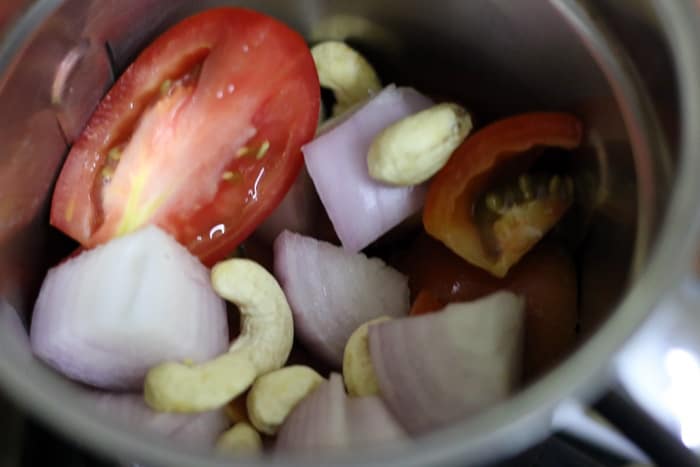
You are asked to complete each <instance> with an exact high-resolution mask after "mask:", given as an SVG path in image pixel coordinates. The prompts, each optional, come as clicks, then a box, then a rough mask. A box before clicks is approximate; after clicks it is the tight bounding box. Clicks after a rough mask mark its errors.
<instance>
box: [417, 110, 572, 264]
mask: <svg viewBox="0 0 700 467" xmlns="http://www.w3.org/2000/svg"><path fill="white" fill-rule="evenodd" d="M582 133H583V129H582V124H581V122H580V121H579V120H578V119H577V118H576V117H574V116H573V115H569V114H564V113H529V114H523V115H518V116H515V117H510V118H506V119H504V120H499V121H497V122H495V123H493V124H491V125H489V126H487V127H484V128H483V129H481V130H479V131H478V132H476V133H474V134H473V135H472V136H471V137H469V138H467V139H466V140H465V141H464V143H462V145H461V146H460V147H459V148H457V150H456V151H455V153H454V154H453V155H452V157H451V158H450V160H449V162H448V163H447V165H445V167H443V169H442V170H441V171H440V172H438V174H437V175H436V176H435V178H434V179H433V181H432V182H431V185H430V188H429V190H428V196H427V199H426V204H425V209H424V211H423V224H424V226H425V230H426V231H427V232H428V233H429V234H430V235H432V236H433V237H435V238H437V239H439V240H440V241H442V242H443V243H444V244H445V245H447V246H448V247H449V248H450V249H451V250H452V251H454V252H455V253H457V254H458V255H459V256H461V257H462V258H464V259H466V260H467V261H469V262H470V263H472V264H474V265H476V266H478V267H480V268H483V269H485V270H487V271H489V272H490V273H492V274H493V275H495V276H498V277H503V276H505V274H506V273H507V272H508V269H509V268H510V267H511V266H512V265H513V264H515V263H517V261H518V260H519V259H520V258H521V257H522V256H523V255H524V254H525V253H526V252H527V251H528V250H529V249H530V248H532V247H533V246H534V245H535V244H536V243H537V242H538V241H539V240H540V239H541V238H542V237H543V236H544V234H545V233H546V232H547V231H548V230H549V229H551V228H552V227H553V226H554V225H555V224H556V223H557V222H558V221H559V219H560V218H561V217H562V216H563V215H564V213H565V212H566V210H567V209H568V208H569V206H570V205H571V203H572V199H573V194H574V187H573V181H572V179H571V178H569V177H565V176H561V175H558V174H546V173H545V174H542V173H536V174H527V173H526V172H527V170H528V169H529V168H530V166H531V165H532V164H533V163H534V162H535V161H536V160H537V158H538V156H539V155H540V154H541V152H542V150H543V148H562V149H567V150H570V149H574V148H576V147H577V146H578V145H579V144H580V143H581V138H582ZM514 174H515V175H516V178H515V182H513V183H510V184H506V186H505V187H500V190H499V188H498V187H497V188H496V190H495V191H494V190H493V188H494V185H496V186H497V184H498V183H499V179H501V180H502V179H503V178H508V177H511V178H513V175H514ZM489 190H492V191H491V192H490V193H489V192H488V191H489Z"/></svg>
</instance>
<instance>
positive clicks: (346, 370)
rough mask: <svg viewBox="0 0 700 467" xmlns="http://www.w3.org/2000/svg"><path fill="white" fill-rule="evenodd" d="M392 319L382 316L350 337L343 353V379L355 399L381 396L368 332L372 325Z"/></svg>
mask: <svg viewBox="0 0 700 467" xmlns="http://www.w3.org/2000/svg"><path fill="white" fill-rule="evenodd" d="M390 319H391V318H389V317H386V316H382V317H380V318H377V319H373V320H372V321H368V322H366V323H365V324H363V325H361V326H360V327H359V328H357V329H356V330H355V332H353V333H352V334H351V335H350V338H349V339H348V342H347V344H345V352H344V353H343V379H344V380H345V387H347V388H348V394H349V395H351V396H353V397H364V396H374V395H378V394H379V383H377V376H376V375H375V374H374V367H373V366H372V357H371V356H370V353H369V339H368V337H367V330H368V329H369V327H370V325H372V324H375V323H381V322H382V321H389V320H390Z"/></svg>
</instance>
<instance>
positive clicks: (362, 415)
mask: <svg viewBox="0 0 700 467" xmlns="http://www.w3.org/2000/svg"><path fill="white" fill-rule="evenodd" d="M346 404H347V411H348V412H349V413H350V414H352V415H351V416H350V417H348V418H349V421H350V430H349V432H350V436H351V442H350V443H351V445H353V446H356V445H368V444H372V443H379V442H384V441H394V440H399V439H402V438H405V437H406V431H405V430H404V429H403V428H402V427H401V425H399V423H398V422H397V421H396V419H395V418H394V416H393V415H392V414H391V412H389V409H388V408H387V407H386V405H385V404H384V401H382V399H381V398H380V397H378V396H366V397H351V398H348V399H347V402H346Z"/></svg>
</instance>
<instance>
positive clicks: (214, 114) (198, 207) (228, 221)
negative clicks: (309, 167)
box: [51, 8, 320, 264]
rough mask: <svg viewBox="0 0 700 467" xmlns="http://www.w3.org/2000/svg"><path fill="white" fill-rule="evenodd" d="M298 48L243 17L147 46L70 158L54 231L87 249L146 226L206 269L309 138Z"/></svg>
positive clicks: (264, 22) (261, 20)
mask: <svg viewBox="0 0 700 467" xmlns="http://www.w3.org/2000/svg"><path fill="white" fill-rule="evenodd" d="M319 105H320V88H319V84H318V77H317V74H316V69H315V66H314V63H313V59H312V58H311V54H310V52H309V50H308V47H307V45H306V43H305V42H304V40H303V38H302V37H301V36H299V35H298V34H297V33H296V32H294V31H292V30H291V29H289V28H288V27H287V26H285V25H284V24H282V23H280V22H278V21H276V20H274V19H272V18H270V17H268V16H265V15H262V14H260V13H256V12H253V11H249V10H245V9H241V8H220V9H214V10H209V11H206V12H204V13H201V14H198V15H196V16H193V17H191V18H188V19H186V20H184V21H182V22H181V23H179V24H177V25H175V26H174V27H173V28H171V29H170V30H168V31H167V32H165V33H164V34H163V35H161V36H160V37H159V38H157V39H156V40H155V42H153V43H152V44H151V45H150V46H149V47H147V48H146V49H145V50H144V51H143V52H142V53H141V55H140V56H139V57H138V58H137V59H136V61H135V62H134V63H133V64H132V65H131V66H130V67H129V68H128V69H127V70H126V72H125V73H124V74H123V75H122V76H121V77H120V79H119V80H118V81H117V82H116V83H115V85H114V87H113V88H112V89H111V90H110V91H109V93H108V94H107V96H106V97H105V98H104V99H103V100H102V102H101V103H100V104H99V106H98V108H97V109H96V111H95V113H94V114H93V116H92V118H91V119H90V121H89V122H88V125H87V127H86V128H85V130H84V132H83V134H82V135H81V137H80V138H79V139H78V140H77V141H76V143H75V145H74V146H73V148H72V149H71V152H70V154H69V156H68V159H67V161H66V163H65V164H64V167H63V169H62V171H61V174H60V176H59V179H58V182H57V186H56V190H55V192H54V198H53V202H52V209H51V223H52V224H53V225H54V226H55V227H57V228H58V229H60V230H62V231H63V232H64V233H66V234H68V235H69V236H71V237H72V238H74V239H75V240H77V241H79V242H80V243H81V244H82V245H83V246H85V247H92V246H95V245H97V244H100V243H104V242H106V241H108V240H110V239H111V238H113V237H115V236H119V235H124V234H126V233H129V232H131V231H133V230H135V229H138V228H139V227H141V226H143V225H145V224H147V223H154V224H156V225H158V226H160V227H161V228H163V229H164V230H166V231H167V232H169V233H170V234H171V235H173V236H174V237H175V238H176V239H177V240H178V241H180V243H182V244H183V245H185V246H186V247H187V248H188V249H189V250H190V251H191V252H192V253H194V254H195V255H197V256H199V257H200V259H201V260H202V261H203V262H204V263H205V264H213V263H215V262H216V261H218V260H220V259H222V258H223V257H225V256H227V255H228V254H229V253H230V252H231V251H232V250H233V249H234V248H235V247H236V245H237V244H238V243H240V242H241V241H242V240H244V239H245V238H246V237H247V236H248V235H249V234H250V233H251V232H252V231H253V230H254V229H255V227H256V226H257V225H258V224H259V223H260V222H262V221H263V220H264V218H265V217H266V216H267V215H268V214H269V213H270V212H271V211H272V210H273V209H274V208H275V207H276V206H277V204H279V202H280V201H281V199H282V198H283V196H284V194H285V193H286V191H287V190H288V188H289V187H290V186H291V184H292V183H293V181H294V180H295V178H296V176H297V174H298V172H299V170H300V168H301V165H302V161H303V159H302V155H301V146H302V145H303V144H304V143H306V142H308V141H309V140H310V139H311V138H312V137H313V135H314V132H315V128H316V123H317V117H318V107H319Z"/></svg>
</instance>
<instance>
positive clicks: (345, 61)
mask: <svg viewBox="0 0 700 467" xmlns="http://www.w3.org/2000/svg"><path fill="white" fill-rule="evenodd" d="M311 55H312V56H313V58H314V62H315V63H316V70H317V71H318V79H319V82H320V83H321V86H323V87H326V88H329V89H330V90H332V91H333V93H334V94H335V99H336V105H335V107H334V109H333V115H340V114H341V113H343V112H345V111H346V110H347V109H349V108H350V107H352V106H353V105H354V104H356V103H358V102H361V101H364V100H365V99H367V98H368V97H370V96H371V95H372V94H374V93H377V92H379V91H380V90H381V87H382V85H381V82H380V81H379V77H378V76H377V73H376V72H375V71H374V68H372V65H370V64H369V62H368V61H367V60H365V58H364V57H363V56H362V55H360V54H359V53H357V52H356V51H355V50H353V49H351V48H350V47H348V46H347V45H346V44H345V43H343V42H337V41H328V42H322V43H320V44H318V45H316V46H314V47H313V48H312V49H311Z"/></svg>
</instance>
